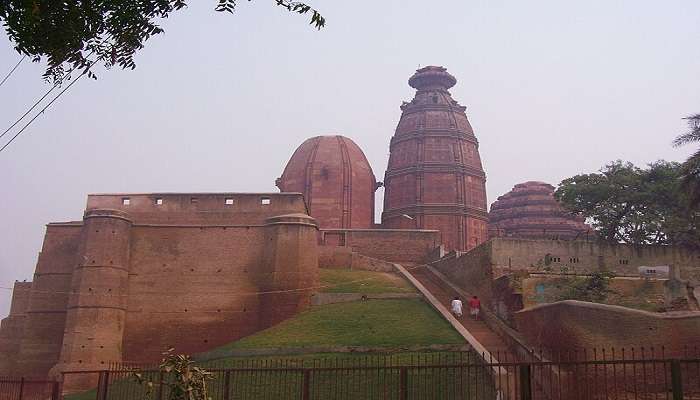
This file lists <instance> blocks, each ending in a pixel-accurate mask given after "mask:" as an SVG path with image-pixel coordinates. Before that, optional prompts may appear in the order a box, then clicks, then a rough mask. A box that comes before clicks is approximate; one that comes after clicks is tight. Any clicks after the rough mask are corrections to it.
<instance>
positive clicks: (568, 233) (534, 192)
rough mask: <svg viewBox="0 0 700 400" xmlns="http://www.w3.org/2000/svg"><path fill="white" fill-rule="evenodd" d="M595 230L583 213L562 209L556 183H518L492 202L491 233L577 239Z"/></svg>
mask: <svg viewBox="0 0 700 400" xmlns="http://www.w3.org/2000/svg"><path fill="white" fill-rule="evenodd" d="M589 231H591V228H590V227H589V226H588V225H586V224H585V223H584V219H583V218H582V217H580V216H577V215H573V214H571V213H569V212H567V211H565V210H564V209H562V208H561V205H560V204H559V202H558V201H557V200H556V199H555V198H554V186H552V185H550V184H548V183H544V182H536V181H530V182H525V183H520V184H517V185H515V186H514V187H513V189H512V190H511V191H510V192H508V193H506V194H504V195H503V196H500V197H499V198H498V200H496V201H495V202H494V203H493V204H492V205H491V211H490V212H489V236H491V237H496V236H515V237H522V238H530V239H541V238H552V236H556V238H557V239H576V238H578V237H581V234H583V233H586V232H589Z"/></svg>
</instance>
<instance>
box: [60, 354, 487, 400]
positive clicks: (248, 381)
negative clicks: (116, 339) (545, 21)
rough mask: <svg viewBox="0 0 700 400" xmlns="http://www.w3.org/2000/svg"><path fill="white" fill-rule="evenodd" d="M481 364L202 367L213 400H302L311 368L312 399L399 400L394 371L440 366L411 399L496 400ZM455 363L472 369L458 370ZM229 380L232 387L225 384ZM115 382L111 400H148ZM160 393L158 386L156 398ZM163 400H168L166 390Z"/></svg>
mask: <svg viewBox="0 0 700 400" xmlns="http://www.w3.org/2000/svg"><path fill="white" fill-rule="evenodd" d="M312 357H313V358H312ZM478 360H479V359H478V355H476V354H474V353H473V352H448V353H446V352H422V353H421V352H418V353H397V354H394V355H391V356H384V355H381V354H373V355H367V354H348V353H344V354H325V355H309V356H304V357H300V358H294V359H279V358H277V359H276V358H274V357H271V358H267V359H252V360H246V359H240V358H237V359H225V360H217V361H216V362H213V363H212V362H209V363H205V365H204V367H205V368H207V369H210V370H214V371H215V372H214V378H215V379H214V380H212V381H209V382H208V385H207V386H208V389H209V393H208V394H209V396H211V398H212V399H214V400H223V399H229V400H254V399H275V400H298V399H300V398H301V393H302V385H303V382H304V381H305V373H304V371H302V370H300V369H299V368H302V367H303V368H312V369H313V370H311V371H309V372H307V373H306V375H308V383H309V391H308V392H309V394H310V399H314V400H350V399H364V400H368V399H376V400H379V399H384V400H385V399H397V398H399V393H400V390H401V389H400V387H401V386H402V385H401V378H400V369H399V368H396V367H397V366H405V365H440V366H441V367H440V368H428V369H406V370H405V371H404V372H405V374H406V375H405V385H403V386H404V387H405V390H406V394H407V397H408V398H422V399H443V400H466V399H474V400H477V399H478V400H482V399H483V400H486V399H489V400H492V399H494V398H496V396H495V392H494V391H495V387H494V382H493V380H492V379H491V378H490V376H489V374H488V371H487V368H486V367H482V366H479V365H480V362H479V361H478ZM457 364H462V365H465V364H468V365H469V366H468V367H464V366H462V367H459V366H457ZM451 366H454V367H451ZM373 367H382V368H373ZM386 367H389V368H386ZM217 368H229V369H230V368H237V369H243V370H236V371H230V372H227V373H224V372H222V371H221V370H218V371H217V370H216V369H217ZM338 368H340V369H338ZM227 374H228V375H227ZM144 376H146V377H147V378H148V379H149V380H151V381H153V382H158V381H159V377H158V374H157V373H156V372H144ZM227 376H228V384H225V383H224V380H225V379H226V377H227ZM111 377H112V379H110V386H109V390H108V393H107V399H108V400H140V399H144V398H145V397H144V395H145V392H144V389H143V387H142V386H139V385H138V384H136V383H135V382H134V381H133V379H129V378H128V376H127V375H126V374H116V373H114V372H113V373H112V375H111ZM166 379H167V378H166ZM226 387H228V388H229V392H228V394H225V388H226ZM157 391H158V388H157V383H156V393H157ZM162 398H163V399H167V398H168V390H167V389H166V390H165V391H164V393H163V396H162ZM66 399H67V400H96V391H95V390H91V391H87V392H84V393H80V394H75V395H71V396H67V397H66Z"/></svg>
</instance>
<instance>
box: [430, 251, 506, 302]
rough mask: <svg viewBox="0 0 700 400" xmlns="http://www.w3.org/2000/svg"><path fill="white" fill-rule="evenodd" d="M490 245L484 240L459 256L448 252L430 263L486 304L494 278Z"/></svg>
mask: <svg viewBox="0 0 700 400" xmlns="http://www.w3.org/2000/svg"><path fill="white" fill-rule="evenodd" d="M491 245H492V243H491V242H486V243H484V244H482V245H480V246H478V247H476V248H474V249H472V250H471V251H469V252H468V253H466V254H463V255H461V256H459V257H457V256H456V255H455V253H450V254H448V255H447V256H445V257H443V258H442V259H440V260H438V261H436V262H433V263H431V265H432V266H433V267H435V268H436V269H437V270H438V271H440V272H442V273H443V274H444V275H445V276H446V277H447V278H448V279H449V280H450V281H452V283H454V284H455V285H457V286H459V287H460V288H462V289H463V290H464V291H465V292H467V293H469V294H470V295H477V296H479V298H481V301H482V303H483V304H484V305H486V306H488V305H489V304H490V303H491V299H492V296H493V291H492V285H493V280H494V276H493V270H492V268H491V251H492V250H491Z"/></svg>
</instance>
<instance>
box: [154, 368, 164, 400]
mask: <svg viewBox="0 0 700 400" xmlns="http://www.w3.org/2000/svg"><path fill="white" fill-rule="evenodd" d="M163 385H165V376H163V371H158V395H157V396H158V397H156V398H157V399H158V400H163Z"/></svg>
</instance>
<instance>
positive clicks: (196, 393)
mask: <svg viewBox="0 0 700 400" xmlns="http://www.w3.org/2000/svg"><path fill="white" fill-rule="evenodd" d="M163 355H164V356H165V358H163V360H162V361H161V363H160V366H159V370H160V371H161V372H163V373H164V374H165V375H167V377H168V378H167V379H164V380H163V381H162V382H154V381H152V380H150V379H149V378H148V377H147V376H146V375H144V374H143V373H140V372H134V373H133V377H134V379H135V380H136V382H138V383H139V384H140V385H143V386H145V387H146V398H147V399H152V398H153V392H154V388H155V387H156V386H161V387H160V390H162V391H163V393H165V394H167V400H208V399H210V397H209V395H208V394H207V393H208V391H207V381H209V380H212V379H214V374H212V373H211V372H208V371H207V370H205V369H204V368H201V367H198V366H196V365H194V361H192V360H191V359H190V357H189V356H187V355H184V354H175V352H174V349H169V350H168V351H167V352H165V353H163Z"/></svg>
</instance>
